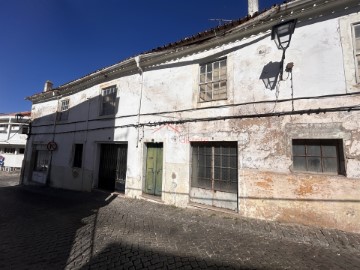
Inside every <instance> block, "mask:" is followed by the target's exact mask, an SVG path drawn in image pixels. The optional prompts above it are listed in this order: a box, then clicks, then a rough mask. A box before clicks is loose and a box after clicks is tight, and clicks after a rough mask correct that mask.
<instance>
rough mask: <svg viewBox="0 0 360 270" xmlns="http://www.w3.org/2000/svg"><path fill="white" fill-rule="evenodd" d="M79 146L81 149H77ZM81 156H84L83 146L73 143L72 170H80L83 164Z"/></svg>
mask: <svg viewBox="0 0 360 270" xmlns="http://www.w3.org/2000/svg"><path fill="white" fill-rule="evenodd" d="M80 146H81V149H79V148H78V147H80ZM83 156H84V144H83V143H75V144H74V152H73V161H72V167H73V168H79V169H81V168H82V164H83Z"/></svg>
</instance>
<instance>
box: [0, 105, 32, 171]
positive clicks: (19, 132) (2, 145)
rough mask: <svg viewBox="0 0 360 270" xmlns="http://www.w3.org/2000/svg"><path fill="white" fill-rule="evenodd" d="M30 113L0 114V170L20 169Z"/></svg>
mask: <svg viewBox="0 0 360 270" xmlns="http://www.w3.org/2000/svg"><path fill="white" fill-rule="evenodd" d="M16 115H21V116H22V117H21V118H19V117H16ZM30 115H31V113H30V112H21V113H11V114H0V170H6V171H13V170H20V169H21V166H22V162H23V159H24V153H25V145H26V139H27V133H28V130H29V120H30Z"/></svg>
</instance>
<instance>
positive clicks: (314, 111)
mask: <svg viewBox="0 0 360 270" xmlns="http://www.w3.org/2000/svg"><path fill="white" fill-rule="evenodd" d="M346 111H347V112H350V111H360V105H356V106H342V107H333V108H318V109H308V110H297V111H284V112H272V113H263V114H249V115H230V116H216V117H204V118H189V119H183V120H179V121H159V122H147V123H139V124H126V125H119V126H111V127H99V128H92V129H88V131H95V130H104V129H118V128H131V127H132V128H140V127H145V126H148V127H154V126H160V125H171V124H173V125H178V124H184V123H196V122H211V121H220V120H230V119H249V118H264V117H275V116H277V117H281V116H287V115H303V114H308V115H310V114H320V113H331V112H346ZM83 131H86V130H85V129H83V130H74V131H71V130H70V131H59V132H57V134H66V133H73V132H83ZM45 134H52V132H38V133H31V134H30V135H45Z"/></svg>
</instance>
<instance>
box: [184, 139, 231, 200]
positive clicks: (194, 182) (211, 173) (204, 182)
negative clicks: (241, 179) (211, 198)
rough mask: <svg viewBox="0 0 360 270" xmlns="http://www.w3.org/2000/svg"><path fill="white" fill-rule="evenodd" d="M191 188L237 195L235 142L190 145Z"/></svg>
mask: <svg viewBox="0 0 360 270" xmlns="http://www.w3.org/2000/svg"><path fill="white" fill-rule="evenodd" d="M191 148H192V177H191V186H192V187H196V188H203V189H209V190H214V191H215V190H218V191H223V192H229V193H237V185H238V166H237V163H238V162H237V160H238V158H237V143H236V142H206V143H192V144H191Z"/></svg>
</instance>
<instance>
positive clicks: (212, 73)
mask: <svg viewBox="0 0 360 270" xmlns="http://www.w3.org/2000/svg"><path fill="white" fill-rule="evenodd" d="M226 98H227V75H226V59H222V60H218V61H215V62H211V63H207V64H203V65H200V84H199V101H200V102H206V101H212V100H220V99H226Z"/></svg>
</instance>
